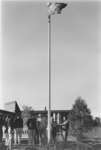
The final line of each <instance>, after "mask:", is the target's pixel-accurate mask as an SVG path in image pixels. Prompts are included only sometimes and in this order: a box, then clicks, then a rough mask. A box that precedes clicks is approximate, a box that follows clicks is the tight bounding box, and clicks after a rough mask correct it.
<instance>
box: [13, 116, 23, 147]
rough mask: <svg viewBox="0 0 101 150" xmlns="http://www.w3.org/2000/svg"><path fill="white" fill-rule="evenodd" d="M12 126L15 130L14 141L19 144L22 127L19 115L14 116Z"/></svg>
mask: <svg viewBox="0 0 101 150" xmlns="http://www.w3.org/2000/svg"><path fill="white" fill-rule="evenodd" d="M14 128H15V130H16V142H15V143H18V144H20V141H21V136H22V129H23V119H22V118H21V117H20V116H16V119H15V121H14Z"/></svg>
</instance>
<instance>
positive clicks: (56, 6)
mask: <svg viewBox="0 0 101 150" xmlns="http://www.w3.org/2000/svg"><path fill="white" fill-rule="evenodd" d="M66 6H67V4H66V3H51V2H49V3H48V7H49V14H48V52H49V107H48V144H50V140H51V15H54V14H55V13H57V14H61V11H62V9H63V8H65V7H66Z"/></svg>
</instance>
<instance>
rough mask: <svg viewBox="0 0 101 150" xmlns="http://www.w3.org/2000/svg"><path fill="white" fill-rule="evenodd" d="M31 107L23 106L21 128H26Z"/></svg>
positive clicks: (30, 114)
mask: <svg viewBox="0 0 101 150" xmlns="http://www.w3.org/2000/svg"><path fill="white" fill-rule="evenodd" d="M32 111H33V109H32V107H30V106H25V105H24V106H23V111H22V118H23V126H26V124H27V121H28V119H29V118H30V117H31V116H32Z"/></svg>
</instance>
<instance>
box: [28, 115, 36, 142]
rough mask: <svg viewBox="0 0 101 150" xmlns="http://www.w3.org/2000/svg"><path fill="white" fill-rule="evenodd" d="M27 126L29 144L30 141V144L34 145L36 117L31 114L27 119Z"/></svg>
mask: <svg viewBox="0 0 101 150" xmlns="http://www.w3.org/2000/svg"><path fill="white" fill-rule="evenodd" d="M27 126H28V136H29V144H30V142H31V141H32V144H33V145H34V144H35V141H36V118H35V117H33V116H32V117H31V118H30V119H29V120H28V122H27Z"/></svg>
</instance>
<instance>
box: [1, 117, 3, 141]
mask: <svg viewBox="0 0 101 150" xmlns="http://www.w3.org/2000/svg"><path fill="white" fill-rule="evenodd" d="M2 127H3V120H2V116H0V143H2V137H3V130H2Z"/></svg>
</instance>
